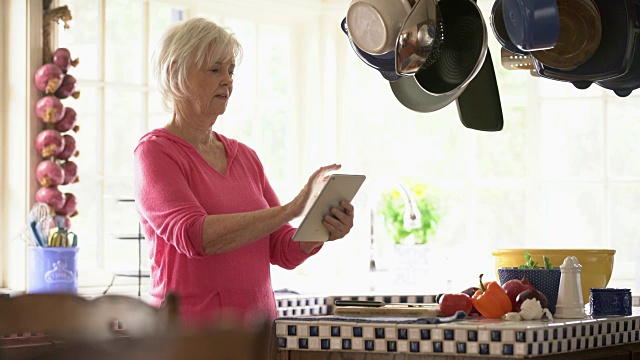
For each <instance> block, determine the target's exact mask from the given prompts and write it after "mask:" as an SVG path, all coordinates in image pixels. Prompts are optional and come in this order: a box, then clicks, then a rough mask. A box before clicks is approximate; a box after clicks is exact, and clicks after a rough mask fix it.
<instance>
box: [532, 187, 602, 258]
mask: <svg viewBox="0 0 640 360" xmlns="http://www.w3.org/2000/svg"><path fill="white" fill-rule="evenodd" d="M602 189H603V187H602V186H601V185H548V186H545V188H544V189H543V192H542V197H543V201H544V203H543V205H542V213H543V215H544V220H543V221H544V223H543V238H542V239H541V242H540V244H536V245H539V247H541V248H544V247H550V248H559V247H560V248H582V249H584V248H586V249H589V248H602V247H603V245H604V241H603V238H602V236H603V234H604V233H603V231H602V230H603V227H604V218H603V214H604V211H603V206H604V200H603V191H602Z"/></svg>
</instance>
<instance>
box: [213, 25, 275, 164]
mask: <svg viewBox="0 0 640 360" xmlns="http://www.w3.org/2000/svg"><path fill="white" fill-rule="evenodd" d="M213 21H215V20H213ZM218 24H220V23H218ZM220 25H221V26H225V27H228V28H229V29H230V30H231V31H232V32H233V33H235V34H236V38H237V39H238V41H239V42H240V44H241V45H242V52H243V56H242V62H241V63H239V64H237V65H238V66H237V68H236V71H235V73H234V76H233V93H232V95H231V97H230V98H229V103H228V107H227V110H226V111H225V113H224V114H223V115H222V116H221V117H220V118H219V119H218V121H217V122H216V125H215V126H214V129H216V131H219V132H221V133H223V134H228V135H229V136H230V137H232V138H235V139H238V140H239V141H242V142H245V143H247V144H248V145H249V146H251V147H255V145H256V141H254V139H256V140H257V137H258V136H259V135H260V133H259V131H258V129H257V128H256V127H257V126H259V125H258V124H257V121H256V118H255V116H256V111H257V108H256V107H257V104H256V88H255V86H256V79H257V76H256V67H257V65H256V63H257V58H256V54H257V49H256V43H257V36H258V35H257V26H256V24H255V23H252V22H247V21H240V20H235V19H229V20H228V21H227V22H225V23H224V24H220ZM258 155H259V156H262V155H263V154H261V153H258ZM265 155H266V154H265Z"/></svg>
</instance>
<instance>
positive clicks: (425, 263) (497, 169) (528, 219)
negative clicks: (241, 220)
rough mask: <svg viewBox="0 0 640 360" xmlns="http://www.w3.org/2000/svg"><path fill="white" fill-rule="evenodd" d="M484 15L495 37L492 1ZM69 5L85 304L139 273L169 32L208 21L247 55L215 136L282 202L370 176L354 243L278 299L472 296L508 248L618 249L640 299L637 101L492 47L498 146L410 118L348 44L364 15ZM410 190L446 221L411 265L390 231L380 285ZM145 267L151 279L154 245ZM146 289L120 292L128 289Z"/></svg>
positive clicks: (105, 1)
mask: <svg viewBox="0 0 640 360" xmlns="http://www.w3.org/2000/svg"><path fill="white" fill-rule="evenodd" d="M478 2H479V5H480V6H481V9H482V11H483V14H484V16H485V21H486V23H487V25H488V24H489V14H490V9H491V5H492V1H490V0H478ZM60 3H61V4H66V5H68V6H69V8H70V9H71V11H72V13H73V17H74V20H73V22H72V26H71V29H69V30H62V28H60V32H59V35H58V41H59V45H60V46H64V47H68V48H69V49H70V50H71V53H72V56H73V57H80V60H81V62H80V65H79V66H78V67H77V68H75V69H73V70H71V72H72V73H73V74H74V76H76V77H77V78H78V88H79V89H80V90H81V98H80V99H79V100H73V99H71V100H66V103H65V105H68V106H72V107H74V108H75V109H76V111H77V112H78V119H79V120H78V124H79V125H80V127H81V131H80V132H78V133H77V134H75V135H74V136H75V137H76V139H77V148H78V149H79V150H80V152H81V156H80V157H79V158H78V159H77V161H76V162H77V164H78V167H79V173H80V178H81V182H80V183H79V184H76V185H74V186H75V187H74V189H73V192H74V193H75V195H76V196H77V198H78V202H79V212H80V214H79V215H78V216H77V217H75V218H73V225H72V226H73V230H74V231H75V232H76V233H78V234H79V236H80V238H81V239H83V242H82V249H81V252H80V264H79V274H80V285H81V286H82V287H84V289H93V290H92V291H96V290H101V289H104V288H106V286H107V285H108V284H109V283H110V282H111V281H112V280H113V274H114V273H119V272H124V271H128V270H135V269H137V261H138V244H137V242H136V241H130V240H118V239H117V238H118V236H119V235H122V234H136V233H137V231H138V225H137V216H136V213H135V210H134V206H133V204H132V203H129V202H122V201H119V200H122V199H127V198H131V197H132V195H133V186H132V185H133V181H132V166H133V165H132V164H133V149H134V147H135V145H136V143H137V140H138V139H139V137H140V136H141V135H142V134H143V133H144V132H146V131H148V130H150V129H153V128H156V127H160V126H162V125H163V124H165V123H166V122H167V121H168V120H170V117H171V115H170V114H168V113H166V112H165V110H164V109H163V108H162V105H161V102H160V99H159V97H158V95H157V93H156V91H155V89H154V83H153V79H152V78H151V77H150V70H149V63H150V57H151V54H152V52H153V50H154V48H155V44H156V41H157V39H158V37H159V36H160V34H161V33H162V32H163V31H164V30H165V29H166V28H167V27H168V26H170V25H171V24H172V23H175V22H178V21H181V20H184V19H187V18H190V17H195V16H202V17H206V18H209V19H211V20H214V21H216V22H218V23H220V24H221V25H224V26H225V27H228V28H229V29H230V30H231V31H233V32H234V33H235V34H236V35H237V37H238V39H239V40H240V42H241V43H242V44H243V46H244V57H243V61H242V63H241V64H240V66H239V67H238V68H237V70H236V78H235V83H234V93H233V96H232V97H231V100H230V105H229V108H228V110H227V112H226V113H225V114H224V116H222V117H220V118H219V119H218V123H217V124H216V125H215V127H214V129H215V130H216V131H218V132H221V133H223V134H225V135H226V136H228V137H232V138H237V139H238V140H240V141H242V142H245V143H246V144H248V145H250V146H251V147H253V148H254V149H255V150H256V151H257V152H258V154H259V155H260V156H261V160H262V161H263V163H264V165H265V168H266V171H267V175H268V177H269V180H270V181H271V183H272V185H273V186H274V188H275V189H276V191H277V193H278V194H279V196H280V199H281V201H282V202H288V201H289V200H291V199H292V198H293V197H294V196H295V195H296V194H297V192H298V191H299V189H301V188H302V186H303V185H304V183H305V180H306V179H307V177H308V176H309V175H310V173H311V172H312V171H313V170H314V169H316V168H317V167H319V166H321V165H323V164H327V163H333V162H338V163H341V164H343V171H342V172H344V173H362V174H365V175H366V176H367V181H366V182H365V185H364V186H363V188H362V190H361V192H360V193H359V194H358V195H357V197H356V198H355V199H354V204H355V206H356V224H355V227H354V229H353V231H352V233H351V234H350V235H349V236H348V237H346V238H345V239H343V240H341V241H337V242H334V243H330V244H327V245H325V247H324V248H323V249H322V251H321V252H320V253H319V254H318V255H317V256H314V257H312V258H311V259H309V260H308V261H307V262H306V263H304V264H303V265H301V266H300V267H299V268H298V269H296V270H294V271H284V270H281V269H278V268H273V272H272V277H273V282H274V288H275V289H284V288H287V289H291V290H294V291H298V292H324V293H326V292H329V293H347V292H353V293H360V292H368V291H377V292H390V293H425V294H432V293H438V292H443V291H449V290H454V291H460V290H462V289H464V288H467V287H469V286H472V285H474V284H475V282H476V279H477V276H478V274H479V273H481V272H484V273H486V274H487V276H494V275H493V258H492V255H491V252H492V251H493V250H495V249H499V248H519V247H552V248H611V249H615V250H617V253H616V255H615V266H614V270H613V277H612V280H611V282H610V286H611V287H628V288H631V289H632V291H634V289H635V290H640V283H637V282H636V280H635V279H636V278H639V279H640V255H639V253H638V251H635V246H634V245H635V244H638V240H637V235H638V234H639V233H640V222H639V221H638V220H637V219H638V214H639V213H640V146H638V145H637V139H638V138H640V122H639V121H638V115H637V114H639V113H640V101H638V100H640V99H639V98H638V94H636V93H634V94H632V95H631V97H629V98H625V99H621V98H618V97H616V96H615V95H614V94H613V93H612V92H609V91H604V90H603V89H602V88H599V87H596V86H592V87H591V88H590V89H588V90H577V89H575V88H574V87H573V86H572V85H570V84H567V83H561V82H557V81H552V80H543V79H539V78H534V77H532V76H530V74H529V72H528V71H507V70H505V69H504V68H502V66H501V64H500V56H499V54H500V47H499V44H498V43H497V41H496V40H495V38H494V37H493V35H492V34H491V33H490V42H489V48H490V51H491V54H492V55H493V62H494V68H495V69H496V72H497V78H498V85H499V88H500V94H501V100H502V107H503V112H504V120H505V125H504V130H502V131H500V132H497V133H482V132H477V131H473V130H469V129H467V128H465V127H464V126H463V125H462V124H461V123H460V121H459V119H458V115H457V110H456V107H455V103H453V104H451V105H449V106H448V107H446V108H445V109H443V110H440V111H438V112H435V113H429V114H422V113H415V112H412V111H410V110H408V109H406V108H404V107H403V106H402V105H401V104H400V103H399V102H398V101H397V100H396V99H395V98H394V96H393V94H392V92H391V89H390V87H389V83H388V82H387V81H386V80H384V79H383V78H382V76H380V74H379V73H378V72H377V71H375V70H373V69H371V68H369V67H367V66H366V65H365V64H364V63H362V62H360V60H359V59H358V58H357V56H356V55H355V54H354V53H353V52H352V50H351V48H350V46H349V43H348V41H347V38H346V37H345V35H344V33H342V31H341V30H340V22H341V20H342V18H343V17H344V16H345V14H346V9H347V7H348V4H349V1H348V0H341V1H330V2H320V1H298V2H290V1H287V0H279V1H276V0H274V1H268V2H259V1H258V2H251V1H250V2H249V3H250V4H244V5H242V6H240V5H238V6H232V5H229V4H227V3H225V2H217V1H216V2H208V1H204V0H203V1H200V2H194V1H186V0H185V1H184V2H181V1H178V0H175V1H170V2H167V3H164V2H160V1H130V0H100V1H89V0H72V1H60ZM194 3H195V4H198V5H197V6H195V5H194ZM254 3H255V4H254ZM234 4H235V3H234ZM279 4H280V5H279ZM269 7H271V8H272V9H271V10H270V9H269ZM283 9H287V10H286V12H285V11H284V10H283ZM489 31H491V30H490V27H489ZM399 180H404V181H408V182H419V183H426V184H428V185H429V188H430V189H431V191H433V197H434V199H435V200H434V201H435V202H436V203H437V206H438V209H439V211H440V212H441V218H440V223H439V226H438V228H437V232H436V234H435V236H434V237H433V238H432V239H431V240H430V241H429V243H428V244H427V245H421V246H414V248H413V250H411V251H410V253H411V254H410V255H409V257H410V258H412V260H411V261H413V262H411V263H408V262H407V261H408V260H407V254H406V251H405V254H404V255H403V254H402V250H399V249H397V247H396V246H394V244H393V241H392V240H391V238H390V236H389V235H387V234H385V230H384V224H383V221H382V219H381V217H380V215H376V216H374V222H373V223H374V224H373V226H374V229H375V232H374V233H375V240H374V245H375V247H374V250H373V256H374V258H375V259H376V261H377V264H378V271H376V272H375V273H371V272H370V271H369V263H370V258H371V257H372V250H371V246H370V243H371V227H372V222H371V216H370V214H371V211H372V209H373V212H374V214H375V213H377V212H376V209H377V208H378V207H379V205H380V204H379V198H380V196H381V192H382V191H383V190H385V189H389V188H393V187H394V186H395V184H396V183H397V181H399ZM142 255H143V256H142V258H143V267H145V268H146V265H147V264H148V262H147V250H146V246H144V243H143V248H142ZM557 265H560V264H557ZM206 276H216V274H206ZM135 282H136V280H135V279H132V278H116V279H115V286H116V287H117V286H123V285H127V284H134V283H135ZM85 291H89V290H85Z"/></svg>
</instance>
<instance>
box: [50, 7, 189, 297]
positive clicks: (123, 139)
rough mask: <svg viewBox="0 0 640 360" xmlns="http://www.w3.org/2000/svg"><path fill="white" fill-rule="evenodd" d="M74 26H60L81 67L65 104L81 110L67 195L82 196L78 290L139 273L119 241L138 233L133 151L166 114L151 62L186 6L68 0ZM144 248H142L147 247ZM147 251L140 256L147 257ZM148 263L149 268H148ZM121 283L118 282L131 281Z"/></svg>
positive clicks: (133, 246)
mask: <svg viewBox="0 0 640 360" xmlns="http://www.w3.org/2000/svg"><path fill="white" fill-rule="evenodd" d="M65 4H66V5H67V6H69V8H70V9H71V11H72V13H73V17H74V20H73V24H72V27H71V29H69V30H63V29H62V28H60V30H59V33H58V43H59V46H60V47H67V48H68V49H69V50H70V52H71V55H72V57H74V58H75V57H78V58H79V59H80V64H79V65H78V67H76V68H73V69H72V70H70V73H72V74H73V75H74V76H75V77H76V78H77V79H78V88H79V90H80V92H81V96H80V98H79V99H78V100H75V99H67V100H65V101H64V103H65V106H71V107H73V108H74V109H75V110H76V111H77V113H78V122H77V124H78V125H79V126H80V131H79V132H77V133H76V134H73V136H74V137H75V138H76V140H77V148H78V150H79V151H80V156H79V157H77V158H75V159H74V161H76V163H77V164H78V171H79V178H80V182H79V183H78V184H73V185H72V186H73V188H70V189H69V191H71V192H74V193H75V195H76V196H77V198H78V211H79V215H78V216H76V217H74V218H73V219H72V227H73V231H74V232H76V233H77V234H79V238H80V241H81V251H80V252H79V265H78V266H79V268H80V269H81V271H80V272H79V276H80V286H101V287H106V286H107V285H108V284H109V282H110V281H111V277H112V273H114V272H121V271H127V270H134V269H136V268H137V266H136V264H137V260H138V258H137V256H138V244H137V242H135V241H124V240H116V239H115V236H116V235H117V234H136V233H137V229H138V225H137V214H136V212H135V208H134V205H132V203H125V202H119V201H118V200H120V199H123V198H132V197H133V181H132V172H133V156H132V154H133V149H134V147H135V145H136V144H137V141H138V139H139V138H140V136H141V135H142V134H143V133H144V132H146V131H147V130H148V129H150V128H152V127H158V126H161V124H163V123H164V122H166V121H168V119H169V115H168V114H167V113H166V112H165V111H164V109H163V108H162V106H161V105H160V100H159V98H158V96H157V95H156V92H155V89H154V88H153V79H152V78H151V76H150V69H149V67H150V66H149V64H150V58H151V54H152V51H153V49H155V45H156V42H157V40H158V38H159V36H160V34H161V33H162V32H163V31H164V30H165V29H166V28H167V27H168V26H169V25H171V24H172V23H174V22H176V21H180V20H182V19H183V18H184V16H185V12H184V10H183V9H181V8H179V7H176V6H174V5H169V4H164V3H160V2H153V1H150V2H143V1H126V0H102V1H81V0H70V1H66V2H65ZM143 245H144V244H143ZM145 255H146V246H145V247H143V250H142V258H143V260H144V259H146V258H147V257H146V256H145ZM145 266H146V264H145ZM126 283H127V280H126V279H123V278H119V279H118V280H117V282H116V284H126Z"/></svg>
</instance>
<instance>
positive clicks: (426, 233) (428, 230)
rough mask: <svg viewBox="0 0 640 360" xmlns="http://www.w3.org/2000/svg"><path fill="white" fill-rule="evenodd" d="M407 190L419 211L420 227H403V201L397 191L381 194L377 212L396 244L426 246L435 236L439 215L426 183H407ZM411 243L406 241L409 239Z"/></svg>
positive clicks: (430, 190)
mask: <svg viewBox="0 0 640 360" xmlns="http://www.w3.org/2000/svg"><path fill="white" fill-rule="evenodd" d="M408 188H409V190H410V191H411V192H412V193H413V196H414V197H415V201H416V205H417V208H418V210H419V211H420V217H421V220H420V226H419V227H417V228H415V229H407V228H406V227H405V223H404V218H405V201H404V200H403V197H402V195H401V194H400V191H399V190H396V189H392V190H387V191H385V192H383V193H382V199H381V203H380V207H379V209H378V212H379V213H380V214H381V215H382V216H383V217H384V223H385V227H386V229H387V230H388V232H389V235H390V236H391V237H393V241H394V242H395V243H396V244H405V243H407V242H409V243H413V244H421V245H422V244H427V243H428V242H429V241H430V240H431V239H432V238H433V236H434V235H435V232H436V228H437V226H438V221H439V219H440V213H439V212H438V209H437V207H436V202H435V199H434V196H433V190H432V189H431V188H430V187H429V185H428V184H426V183H420V182H408ZM411 238H412V241H407V239H411Z"/></svg>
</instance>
